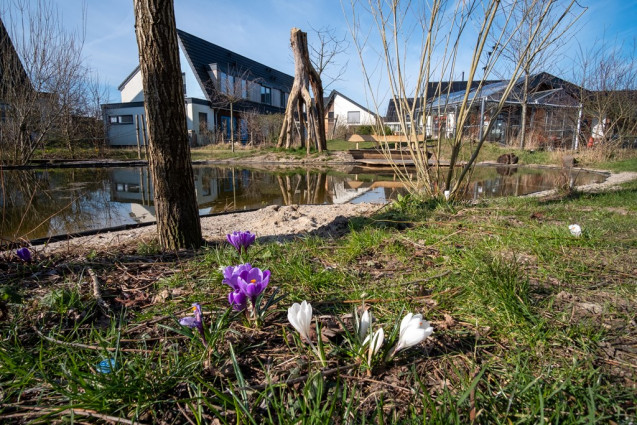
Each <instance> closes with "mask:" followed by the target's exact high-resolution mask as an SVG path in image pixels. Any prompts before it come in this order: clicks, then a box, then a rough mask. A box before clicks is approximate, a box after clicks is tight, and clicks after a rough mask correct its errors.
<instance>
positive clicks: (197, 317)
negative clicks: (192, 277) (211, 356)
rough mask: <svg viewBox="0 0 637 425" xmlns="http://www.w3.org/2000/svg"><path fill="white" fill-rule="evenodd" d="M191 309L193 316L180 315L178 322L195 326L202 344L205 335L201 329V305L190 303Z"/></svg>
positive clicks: (204, 341)
mask: <svg viewBox="0 0 637 425" xmlns="http://www.w3.org/2000/svg"><path fill="white" fill-rule="evenodd" d="M192 311H193V312H194V313H195V314H194V316H187V317H182V318H181V319H180V320H179V324H180V325H182V326H187V327H189V328H197V330H198V331H199V335H201V339H202V340H203V343H204V345H206V335H205V333H204V330H203V315H202V314H201V306H200V305H199V303H194V304H193V305H192Z"/></svg>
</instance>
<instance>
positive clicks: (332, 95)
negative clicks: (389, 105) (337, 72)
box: [323, 90, 376, 115]
mask: <svg viewBox="0 0 637 425" xmlns="http://www.w3.org/2000/svg"><path fill="white" fill-rule="evenodd" d="M337 95H338V96H340V97H342V98H343V99H345V100H347V101H349V102H351V103H353V104H354V105H356V106H358V107H359V108H361V109H362V110H363V111H366V112H368V113H370V114H372V115H376V114H375V113H374V112H372V111H370V110H369V109H367V108H366V107H364V106H363V105H361V104H360V103H358V102H356V101H354V100H352V99H350V98H349V97H347V96H345V95H344V94H343V93H341V92H339V91H336V90H332V93H330V95H329V96H328V97H324V98H323V106H324V107H325V110H326V111H327V110H328V109H329V105H330V103H332V102H333V101H334V99H335V98H336V96H337Z"/></svg>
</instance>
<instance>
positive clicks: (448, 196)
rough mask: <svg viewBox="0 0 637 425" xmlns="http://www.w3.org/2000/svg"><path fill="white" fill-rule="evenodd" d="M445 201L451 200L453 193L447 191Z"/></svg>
mask: <svg viewBox="0 0 637 425" xmlns="http://www.w3.org/2000/svg"><path fill="white" fill-rule="evenodd" d="M444 193H445V200H447V201H448V200H449V198H450V197H451V192H449V191H448V190H445V192H444Z"/></svg>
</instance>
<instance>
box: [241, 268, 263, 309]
mask: <svg viewBox="0 0 637 425" xmlns="http://www.w3.org/2000/svg"><path fill="white" fill-rule="evenodd" d="M236 282H237V284H238V285H239V289H240V290H241V292H243V293H244V294H246V295H247V296H248V298H249V299H250V302H252V306H253V307H256V302H257V298H258V296H259V295H261V293H263V291H264V290H265V288H266V287H267V286H268V283H270V270H263V271H261V269H259V268H258V267H254V268H251V269H250V270H244V271H242V272H241V273H240V274H239V276H238V277H237V279H236Z"/></svg>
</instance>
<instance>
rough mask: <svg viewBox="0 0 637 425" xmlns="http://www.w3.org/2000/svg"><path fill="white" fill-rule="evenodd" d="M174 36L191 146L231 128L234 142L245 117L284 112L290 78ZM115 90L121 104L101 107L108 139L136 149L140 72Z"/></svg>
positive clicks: (220, 49) (202, 42) (141, 97)
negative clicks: (177, 44) (177, 47)
mask: <svg viewBox="0 0 637 425" xmlns="http://www.w3.org/2000/svg"><path fill="white" fill-rule="evenodd" d="M177 36H178V40H179V60H180V63H181V67H182V76H183V84H184V96H185V99H184V102H185V105H186V119H187V126H188V132H189V135H190V139H191V143H192V144H193V145H202V144H206V143H210V142H212V141H214V140H216V139H217V137H222V138H223V139H225V140H227V139H229V137H230V134H231V128H233V129H234V137H235V140H239V139H245V137H246V134H247V126H248V122H247V119H246V118H247V116H246V114H247V113H253V112H256V113H258V114H270V113H284V112H285V107H286V104H287V99H288V95H289V93H290V89H291V87H292V84H293V82H294V77H292V76H291V75H288V74H285V73H283V72H280V71H277V70H276V69H273V68H270V67H268V66H266V65H264V64H261V63H259V62H256V61H254V60H252V59H249V58H247V57H245V56H242V55H239V54H237V53H235V52H232V51H230V50H228V49H225V48H223V47H220V46H217V45H216V44H213V43H210V42H208V41H206V40H203V39H201V38H198V37H195V36H194V35H191V34H188V33H187V32H184V31H181V30H177ZM118 89H119V91H120V93H121V102H120V103H112V104H106V105H102V111H103V115H104V121H105V125H106V129H107V138H108V141H109V143H110V145H112V146H135V145H137V143H138V142H137V139H138V138H139V139H140V140H142V141H143V140H144V139H145V136H144V128H143V120H141V119H140V118H141V116H142V115H143V114H144V93H143V90H142V77H141V71H140V69H139V67H137V68H135V69H134V70H133V72H131V74H130V75H129V76H128V77H126V79H125V80H124V81H123V82H122V84H120V86H119V87H118ZM231 110H232V114H231ZM231 115H232V119H231ZM138 120H139V121H138ZM139 122H140V123H141V124H140V125H138V123H139Z"/></svg>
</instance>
